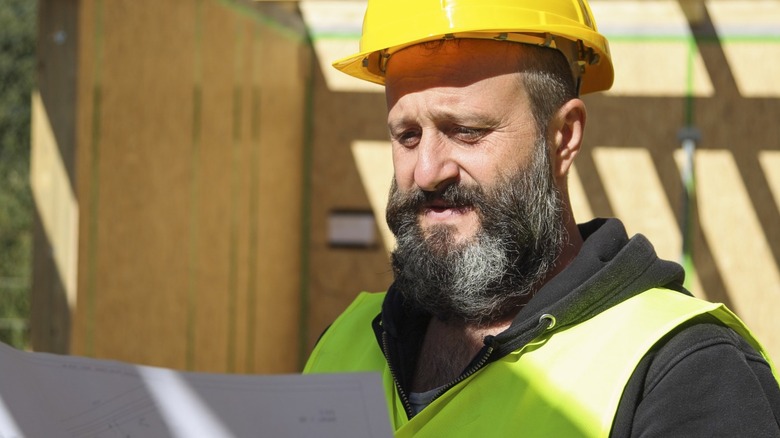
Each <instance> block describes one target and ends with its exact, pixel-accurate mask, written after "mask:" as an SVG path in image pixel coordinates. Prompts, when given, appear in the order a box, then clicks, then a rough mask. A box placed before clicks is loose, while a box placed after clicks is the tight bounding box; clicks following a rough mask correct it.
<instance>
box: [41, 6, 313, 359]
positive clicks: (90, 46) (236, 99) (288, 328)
mask: <svg viewBox="0 0 780 438" xmlns="http://www.w3.org/2000/svg"><path fill="white" fill-rule="evenodd" d="M269 8H274V6H270V7H268V6H260V5H257V4H254V3H252V2H250V1H218V0H192V1H182V2H155V1H151V0H148V1H105V0H84V1H81V2H78V3H76V2H74V3H73V4H72V5H71V11H76V10H77V13H78V17H79V27H78V29H79V32H78V35H79V40H78V57H77V59H78V64H77V66H78V71H79V75H78V80H77V81H76V85H75V90H76V93H77V94H78V97H79V98H78V105H77V111H76V114H77V117H76V121H75V125H76V127H77V140H76V145H77V147H76V151H77V157H78V159H77V163H78V165H77V166H76V167H77V170H76V174H77V176H76V178H75V180H76V181H77V184H74V190H75V191H76V193H77V197H78V199H79V213H80V222H79V234H78V235H79V254H78V255H79V265H78V275H79V277H78V278H79V279H78V293H77V295H78V299H77V302H76V304H75V306H74V309H73V324H72V329H71V342H70V348H69V351H70V352H71V353H73V354H78V355H87V356H95V357H103V358H113V359H119V360H123V361H129V362H134V363H143V364H152V365H159V366H166V367H172V368H178V369H192V370H202V371H217V372H225V371H227V372H292V371H295V370H297V369H298V366H299V362H300V359H299V357H298V354H299V347H298V339H299V320H300V317H299V311H300V299H299V296H300V293H301V291H300V284H301V282H300V279H301V227H302V225H301V224H302V213H301V212H302V206H303V200H302V196H303V195H304V185H303V180H304V179H303V177H302V172H303V169H304V158H305V157H304V139H305V138H306V136H305V133H304V129H305V126H304V121H305V120H306V118H305V110H306V102H307V92H308V88H307V84H308V83H309V80H308V75H309V71H310V69H309V67H308V65H309V64H310V63H311V59H310V58H311V51H310V49H309V46H308V44H307V43H306V40H305V37H304V34H303V32H302V27H295V26H290V25H289V23H294V22H295V17H294V16H293V17H292V18H291V19H289V20H288V23H287V24H285V23H279V22H277V21H276V20H275V19H274V18H272V17H270V16H268V15H266V14H265V13H264V11H265V10H269ZM277 9H279V8H278V7H277ZM281 11H282V15H279V16H283V15H284V14H285V13H287V14H289V13H292V12H294V10H290V9H287V10H285V9H284V8H283V7H282V8H281ZM277 13H278V10H277ZM293 15H294V14H293ZM41 234H45V233H44V232H42V233H41ZM42 237H43V238H45V237H46V236H42ZM36 275H37V274H36ZM43 338H45V336H43ZM38 345H40V348H39V349H49V348H47V345H46V344H45V343H40V344H38Z"/></svg>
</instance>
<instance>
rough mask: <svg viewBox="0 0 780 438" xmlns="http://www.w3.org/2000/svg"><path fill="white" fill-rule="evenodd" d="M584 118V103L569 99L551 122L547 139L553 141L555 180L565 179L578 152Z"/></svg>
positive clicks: (583, 127)
mask: <svg viewBox="0 0 780 438" xmlns="http://www.w3.org/2000/svg"><path fill="white" fill-rule="evenodd" d="M586 116H587V114H586V111H585V103H584V102H583V101H582V100H580V99H571V100H569V101H568V102H566V103H565V104H563V106H561V108H559V109H558V111H557V112H556V113H555V115H554V116H553V118H552V120H551V123H550V129H551V133H550V134H551V135H550V137H549V138H551V139H552V141H553V144H552V147H553V150H552V151H551V152H552V154H553V156H552V159H553V160H552V164H553V174H554V176H555V178H556V180H562V179H564V178H565V177H566V174H567V173H568V172H569V169H570V168H571V166H572V164H573V163H574V157H576V156H577V153H578V152H579V151H580V146H582V139H583V135H584V134H585V119H586Z"/></svg>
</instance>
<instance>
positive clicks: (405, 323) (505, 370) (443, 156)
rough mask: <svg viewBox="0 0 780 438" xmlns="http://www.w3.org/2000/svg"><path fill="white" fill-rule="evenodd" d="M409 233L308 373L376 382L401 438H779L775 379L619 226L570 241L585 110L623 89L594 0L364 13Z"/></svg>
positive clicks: (713, 309) (390, 217) (394, 208)
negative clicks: (598, 96) (380, 280)
mask: <svg viewBox="0 0 780 438" xmlns="http://www.w3.org/2000/svg"><path fill="white" fill-rule="evenodd" d="M334 66H335V67H336V68H338V69H340V70H341V71H343V72H345V73H347V74H350V75H352V76H355V77H358V78H361V79H365V80H368V81H372V82H376V83H380V84H384V85H385V87H386V88H385V90H386V98H387V108H388V117H387V124H388V129H389V134H390V139H391V142H392V151H393V165H394V169H395V176H394V179H393V184H392V189H391V194H390V199H389V202H388V208H387V221H388V224H389V225H390V228H391V230H392V231H393V233H394V234H395V236H396V239H397V246H396V248H395V250H394V251H393V254H392V266H393V273H394V277H395V280H394V282H393V284H392V285H391V286H390V288H389V290H388V291H387V293H386V294H385V293H383V294H369V293H363V294H360V295H359V296H358V297H357V299H356V300H355V301H354V303H353V304H352V305H351V306H350V307H349V308H348V309H347V310H346V311H345V312H344V313H343V314H342V315H341V316H340V317H339V318H338V319H337V320H336V321H335V322H334V323H333V324H332V325H331V326H330V327H329V328H328V330H327V331H326V332H325V333H324V334H323V336H322V338H321V339H320V341H319V342H318V344H317V346H316V347H315V350H314V351H313V353H312V355H311V357H310V359H309V362H308V363H307V366H306V369H305V372H309V373H315V372H318V373H320V372H352V371H355V372H356V371H379V372H381V373H382V375H383V377H384V381H385V392H386V396H387V402H388V410H389V414H390V419H391V422H392V424H393V426H394V429H395V433H396V436H399V437H401V436H420V437H441V436H468V437H472V436H502V437H503V436H529V437H534V436H542V437H553V436H554V437H563V436H594V437H596V436H618V437H624V436H663V437H668V436H714V435H718V436H735V437H736V436H740V437H757V436H780V425H778V421H780V388H778V383H777V376H778V374H777V371H776V370H775V369H773V367H772V365H771V362H770V360H769V358H768V357H767V355H766V353H765V351H764V350H763V349H762V347H761V345H760V344H759V342H758V341H757V340H756V339H755V338H754V337H753V336H752V335H751V333H750V331H749V330H748V329H747V328H746V327H745V326H744V324H742V323H741V322H740V321H739V319H738V318H737V317H736V316H734V314H732V313H731V312H730V311H729V310H727V309H726V308H725V307H724V306H722V305H719V304H713V303H709V302H706V301H702V300H699V299H696V298H693V297H692V296H691V295H690V294H689V293H688V292H687V291H686V290H685V289H684V288H683V286H682V284H683V277H684V272H683V269H682V268H681V267H680V266H679V265H677V264H676V263H672V262H669V261H664V260H661V259H659V258H658V257H657V256H656V254H655V252H654V250H653V247H652V245H651V244H650V242H648V241H647V239H646V238H645V237H643V236H641V235H636V236H634V237H631V238H629V237H628V236H627V235H626V231H625V229H624V227H623V225H622V224H621V222H620V221H619V220H617V219H596V220H594V221H591V222H588V223H585V224H580V225H578V224H576V222H575V220H574V217H573V215H572V208H571V204H570V201H569V193H568V189H567V184H566V176H567V173H568V170H569V169H570V168H571V165H572V163H573V161H574V159H575V157H576V156H577V153H578V151H579V149H580V147H581V145H582V138H583V133H584V129H585V121H586V109H585V105H584V103H583V102H582V100H580V99H579V97H578V96H579V95H580V94H584V93H591V92H597V91H602V90H606V89H608V88H609V87H610V86H611V84H612V80H613V69H612V63H611V58H610V52H609V47H608V43H607V41H606V39H605V38H604V37H603V36H602V35H600V34H599V33H598V31H597V28H596V24H595V21H594V19H593V16H592V14H591V11H590V9H589V6H588V5H587V4H586V2H585V1H584V0H557V1H552V0H369V3H368V8H367V11H366V16H365V20H364V22H363V34H362V39H361V48H360V52H359V53H357V54H355V55H354V56H350V57H348V58H346V59H344V60H341V61H337V62H336V63H335V64H334Z"/></svg>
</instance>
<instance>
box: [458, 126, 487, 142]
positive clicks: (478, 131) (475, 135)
mask: <svg viewBox="0 0 780 438" xmlns="http://www.w3.org/2000/svg"><path fill="white" fill-rule="evenodd" d="M487 133H488V130H487V129H486V128H475V127H470V126H460V125H456V126H453V127H452V129H451V130H450V136H451V137H453V138H454V139H456V140H458V141H461V142H463V143H469V144H474V143H477V142H478V141H480V140H482V138H484V137H485V136H486V135H487Z"/></svg>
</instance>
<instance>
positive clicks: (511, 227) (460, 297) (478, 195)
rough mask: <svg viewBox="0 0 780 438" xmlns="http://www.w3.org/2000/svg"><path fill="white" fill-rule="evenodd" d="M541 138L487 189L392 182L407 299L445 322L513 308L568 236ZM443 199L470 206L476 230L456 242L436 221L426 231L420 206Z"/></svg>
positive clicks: (397, 270)
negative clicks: (527, 157)
mask: <svg viewBox="0 0 780 438" xmlns="http://www.w3.org/2000/svg"><path fill="white" fill-rule="evenodd" d="M547 151H548V149H547V146H546V143H545V142H544V141H543V140H542V141H537V143H536V145H535V152H534V157H533V159H532V161H531V163H529V165H528V166H527V167H526V168H525V169H523V170H521V171H520V172H517V174H515V175H511V176H509V177H508V178H504V180H502V181H501V182H500V183H498V184H496V185H495V186H494V187H491V188H487V189H485V188H482V187H478V186H476V187H475V186H462V185H458V184H452V185H449V186H447V187H446V188H444V189H443V190H441V191H438V192H423V191H421V190H419V189H416V190H414V191H410V192H403V193H402V192H400V191H399V190H398V187H397V184H396V182H395V181H393V185H392V188H391V191H390V200H389V202H388V207H387V222H388V225H389V226H390V229H391V230H392V231H393V234H395V236H396V248H395V250H394V251H393V254H392V264H393V273H394V275H395V285H396V287H397V288H398V290H400V291H401V293H402V294H403V295H404V296H405V298H406V300H407V302H408V303H409V304H410V305H412V306H414V307H415V308H417V309H420V310H424V311H426V312H428V313H430V314H432V315H434V316H436V317H437V318H439V319H441V320H444V321H451V322H459V323H465V324H475V325H486V324H489V323H491V322H495V321H497V320H499V319H502V318H505V317H507V316H510V315H513V314H514V313H516V312H517V311H519V309H520V308H521V307H522V306H524V305H525V304H526V303H527V302H528V300H530V298H531V296H532V295H533V292H534V291H535V290H536V289H537V288H538V287H539V285H540V283H541V281H542V280H543V279H544V278H545V277H546V276H547V274H548V273H549V272H550V271H552V269H553V268H554V267H555V261H556V259H557V258H558V255H559V254H560V251H561V249H562V247H563V244H564V242H565V239H566V232H565V229H564V225H563V220H562V214H563V213H562V211H563V209H562V201H561V195H560V192H559V191H558V188H557V187H556V185H555V182H554V180H553V177H552V170H551V166H550V161H549V155H548V152H547ZM438 198H441V199H443V200H445V201H447V202H449V203H451V204H454V205H455V206H456V207H467V206H471V207H473V208H474V211H476V212H477V214H478V217H479V220H480V225H481V226H480V230H479V231H478V232H477V234H476V235H475V236H474V237H473V238H472V239H469V240H468V241H465V242H456V239H455V237H456V236H455V233H456V230H455V228H454V227H453V226H450V225H437V226H434V227H431V228H430V229H429V230H428V233H427V234H428V236H427V238H426V236H425V233H424V232H423V230H422V228H421V226H420V224H419V222H418V212H419V211H420V209H421V206H422V205H424V203H425V202H426V201H427V200H430V199H438Z"/></svg>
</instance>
